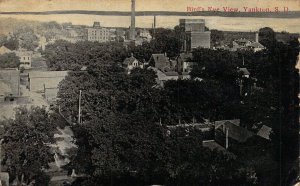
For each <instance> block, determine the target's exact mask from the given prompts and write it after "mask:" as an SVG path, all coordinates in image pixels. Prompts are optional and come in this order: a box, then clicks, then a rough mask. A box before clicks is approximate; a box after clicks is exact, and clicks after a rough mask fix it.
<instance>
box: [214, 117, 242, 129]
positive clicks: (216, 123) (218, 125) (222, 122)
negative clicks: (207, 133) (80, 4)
mask: <svg viewBox="0 0 300 186" xmlns="http://www.w3.org/2000/svg"><path fill="white" fill-rule="evenodd" d="M227 121H229V122H230V123H233V124H235V125H236V126H240V122H241V121H240V119H232V120H220V121H215V128H216V129H217V128H219V127H220V126H221V125H223V124H224V123H226V122H227Z"/></svg>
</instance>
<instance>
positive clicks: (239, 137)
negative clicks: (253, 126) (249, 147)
mask: <svg viewBox="0 0 300 186" xmlns="http://www.w3.org/2000/svg"><path fill="white" fill-rule="evenodd" d="M218 128H219V129H228V136H229V137H230V138H232V139H234V140H236V141H238V142H246V141H247V139H248V138H250V137H252V136H253V135H254V133H252V132H250V131H248V130H247V129H246V128H243V127H240V126H237V125H235V124H234V123H231V122H229V121H226V122H225V123H224V124H222V125H221V126H219V127H218ZM216 129H217V128H216ZM223 132H225V131H224V130H223Z"/></svg>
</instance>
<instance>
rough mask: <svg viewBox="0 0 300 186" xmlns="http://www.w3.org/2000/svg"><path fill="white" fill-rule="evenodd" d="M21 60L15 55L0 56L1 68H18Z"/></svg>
mask: <svg viewBox="0 0 300 186" xmlns="http://www.w3.org/2000/svg"><path fill="white" fill-rule="evenodd" d="M19 65H20V59H19V57H18V56H16V54H15V53H6V54H3V55H0V68H18V67H19Z"/></svg>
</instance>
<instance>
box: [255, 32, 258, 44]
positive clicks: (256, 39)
mask: <svg viewBox="0 0 300 186" xmlns="http://www.w3.org/2000/svg"><path fill="white" fill-rule="evenodd" d="M255 42H257V43H258V32H255Z"/></svg>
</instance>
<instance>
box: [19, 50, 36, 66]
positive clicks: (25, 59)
mask: <svg viewBox="0 0 300 186" xmlns="http://www.w3.org/2000/svg"><path fill="white" fill-rule="evenodd" d="M16 55H17V56H18V57H19V58H20V68H22V67H23V68H25V69H30V68H31V62H32V55H33V52H32V51H28V50H26V49H20V50H18V51H16Z"/></svg>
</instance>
